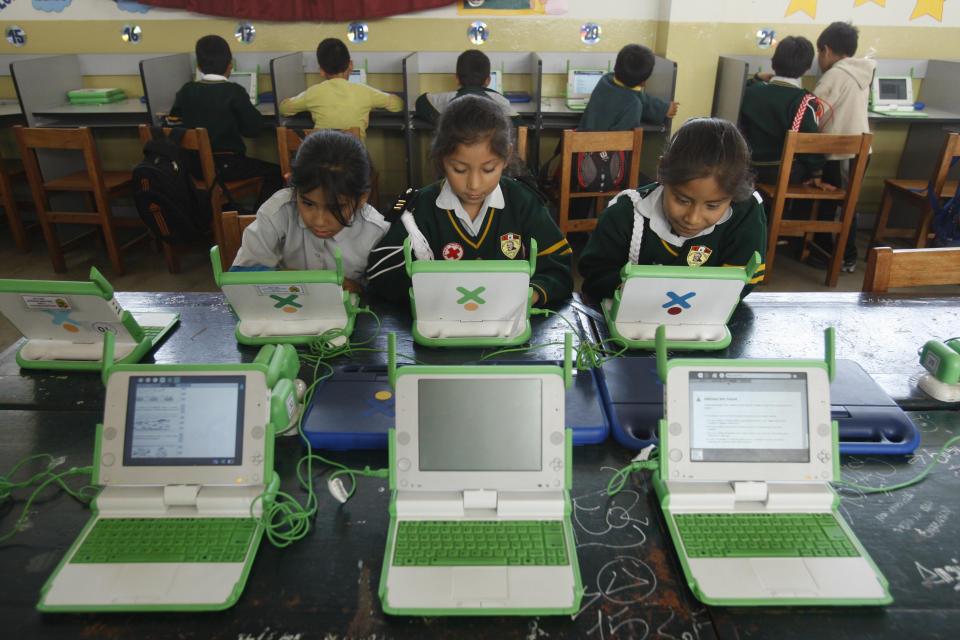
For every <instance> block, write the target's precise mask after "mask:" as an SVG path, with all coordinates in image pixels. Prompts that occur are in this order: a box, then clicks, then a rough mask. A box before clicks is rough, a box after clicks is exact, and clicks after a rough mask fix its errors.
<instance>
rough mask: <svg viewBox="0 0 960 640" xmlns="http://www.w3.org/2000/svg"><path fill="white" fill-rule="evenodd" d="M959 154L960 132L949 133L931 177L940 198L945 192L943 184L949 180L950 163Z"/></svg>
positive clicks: (935, 191)
mask: <svg viewBox="0 0 960 640" xmlns="http://www.w3.org/2000/svg"><path fill="white" fill-rule="evenodd" d="M957 156H960V133H950V134H947V137H946V139H945V140H944V141H943V148H941V149H940V156H939V158H938V159H937V165H936V166H935V167H934V168H933V175H932V176H931V177H930V184H932V185H933V193H934V195H936V196H937V197H938V198H939V197H940V194H941V193H943V185H944V184H946V182H947V174H948V173H950V165H951V163H952V162H953V159H954V158H956V157H957Z"/></svg>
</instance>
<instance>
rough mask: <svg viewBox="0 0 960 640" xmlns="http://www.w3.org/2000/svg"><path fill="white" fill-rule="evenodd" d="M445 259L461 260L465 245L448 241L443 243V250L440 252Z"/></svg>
mask: <svg viewBox="0 0 960 640" xmlns="http://www.w3.org/2000/svg"><path fill="white" fill-rule="evenodd" d="M440 255H442V256H443V259H444V260H459V259H461V258H462V257H463V247H462V246H460V245H459V244H458V243H456V242H448V243H447V244H445V245H443V251H441V252H440Z"/></svg>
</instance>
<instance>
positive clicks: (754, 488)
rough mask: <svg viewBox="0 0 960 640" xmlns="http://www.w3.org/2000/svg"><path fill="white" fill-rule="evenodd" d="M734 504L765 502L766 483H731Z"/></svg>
mask: <svg viewBox="0 0 960 640" xmlns="http://www.w3.org/2000/svg"><path fill="white" fill-rule="evenodd" d="M733 496H734V497H733V499H734V502H766V501H767V483H766V482H749V481H741V482H734V483H733Z"/></svg>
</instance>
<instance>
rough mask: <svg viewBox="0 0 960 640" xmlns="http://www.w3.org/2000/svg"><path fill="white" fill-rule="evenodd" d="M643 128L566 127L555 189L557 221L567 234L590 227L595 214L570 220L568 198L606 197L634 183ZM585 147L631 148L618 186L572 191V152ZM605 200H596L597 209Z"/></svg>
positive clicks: (586, 148)
mask: <svg viewBox="0 0 960 640" xmlns="http://www.w3.org/2000/svg"><path fill="white" fill-rule="evenodd" d="M642 144H643V129H640V128H637V129H634V130H632V131H573V130H572V129H565V130H564V131H563V138H562V140H561V143H560V186H559V189H558V193H557V196H556V198H557V225H558V226H559V227H560V231H561V232H562V233H563V234H564V235H566V234H567V233H568V232H570V231H591V230H593V229H594V228H595V227H596V226H597V218H596V217H591V218H584V219H581V220H570V200H571V199H574V198H609V197H611V196H615V195H617V194H618V193H620V191H622V190H623V189H626V188H629V187H636V186H637V180H639V179H640V178H639V176H640V147H641V145H642ZM585 151H630V152H631V154H630V165H629V167H630V168H629V170H628V171H627V174H626V177H625V179H624V181H623V182H622V183H621V186H620V187H618V188H617V189H614V190H612V191H571V189H570V186H571V181H572V176H573V159H574V154H577V153H582V152H585ZM604 204H605V202H604V201H603V200H598V201H597V207H596V209H597V213H599V212H600V210H601V209H602V207H603V205H604Z"/></svg>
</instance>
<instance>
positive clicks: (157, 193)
mask: <svg viewBox="0 0 960 640" xmlns="http://www.w3.org/2000/svg"><path fill="white" fill-rule="evenodd" d="M151 132H152V134H153V140H150V141H148V142H147V143H146V144H145V145H143V161H142V162H141V163H140V164H138V165H137V166H136V167H134V168H133V183H134V193H133V201H134V204H136V206H137V213H138V214H139V215H140V218H141V219H142V220H143V222H144V224H146V225H147V228H148V229H149V230H150V232H151V233H152V234H153V235H154V236H155V237H157V238H159V239H160V240H162V241H163V242H166V243H167V244H171V245H179V244H186V243H189V242H191V241H193V240H195V239H197V238H198V237H200V236H201V235H203V234H204V233H205V232H206V231H207V230H208V229H209V228H210V219H211V217H212V210H211V207H210V200H209V198H208V197H207V196H206V194H205V192H204V191H202V190H200V189H197V187H196V186H195V185H194V183H193V178H192V177H191V176H190V171H189V169H188V166H189V162H188V157H187V154H188V153H189V152H188V150H186V149H183V148H182V147H181V146H180V141H181V140H183V136H184V133H185V132H184V130H183V129H180V128H174V129H171V130H170V134H169V135H167V136H164V135H163V130H162V129H159V128H151Z"/></svg>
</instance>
